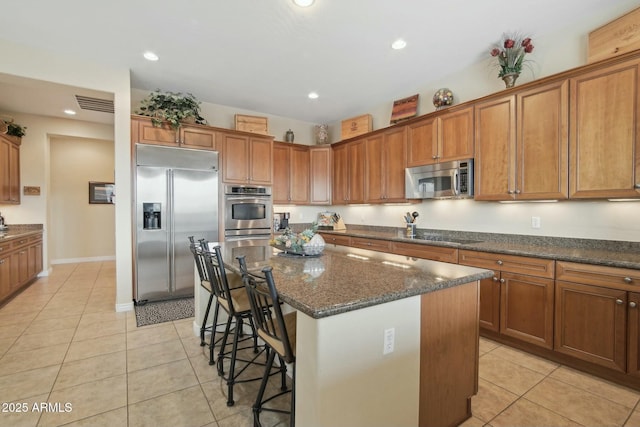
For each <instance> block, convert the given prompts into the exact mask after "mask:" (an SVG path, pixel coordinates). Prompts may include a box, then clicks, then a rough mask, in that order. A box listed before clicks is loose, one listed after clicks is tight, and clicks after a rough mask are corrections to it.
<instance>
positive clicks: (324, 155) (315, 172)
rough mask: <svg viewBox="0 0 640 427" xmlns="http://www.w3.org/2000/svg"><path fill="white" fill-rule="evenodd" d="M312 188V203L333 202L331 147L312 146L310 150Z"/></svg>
mask: <svg viewBox="0 0 640 427" xmlns="http://www.w3.org/2000/svg"><path fill="white" fill-rule="evenodd" d="M309 173H310V180H311V182H310V190H309V193H310V195H309V203H311V204H312V205H330V204H331V147H330V146H326V147H311V148H310V150H309Z"/></svg>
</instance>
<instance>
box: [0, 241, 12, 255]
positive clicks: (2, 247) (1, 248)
mask: <svg viewBox="0 0 640 427" xmlns="http://www.w3.org/2000/svg"><path fill="white" fill-rule="evenodd" d="M10 249H11V242H2V243H0V255H2V254H3V253H5V254H6V253H7V252H9V250H10Z"/></svg>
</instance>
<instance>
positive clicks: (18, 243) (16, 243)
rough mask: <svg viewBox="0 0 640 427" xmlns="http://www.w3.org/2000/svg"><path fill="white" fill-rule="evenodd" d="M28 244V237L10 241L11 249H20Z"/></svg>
mask: <svg viewBox="0 0 640 427" xmlns="http://www.w3.org/2000/svg"><path fill="white" fill-rule="evenodd" d="M28 244H29V237H22V238H20V239H16V240H13V241H11V249H17V248H21V247H23V246H26V245H28Z"/></svg>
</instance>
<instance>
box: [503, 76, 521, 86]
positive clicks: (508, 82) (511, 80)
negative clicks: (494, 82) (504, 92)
mask: <svg viewBox="0 0 640 427" xmlns="http://www.w3.org/2000/svg"><path fill="white" fill-rule="evenodd" d="M519 75H520V73H508V74H505V75H504V76H502V80H503V81H504V84H505V86H506V87H507V89H509V88H510V87H513V86H514V85H515V84H516V79H517V78H518V76H519Z"/></svg>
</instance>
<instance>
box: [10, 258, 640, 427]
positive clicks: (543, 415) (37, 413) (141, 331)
mask: <svg viewBox="0 0 640 427" xmlns="http://www.w3.org/2000/svg"><path fill="white" fill-rule="evenodd" d="M114 305H115V266H114V263H112V262H96V263H83V264H64V265H56V266H55V267H54V269H53V272H52V274H51V275H50V276H49V277H45V278H40V279H38V280H37V281H36V282H35V283H34V284H33V285H31V286H30V287H29V288H27V289H26V290H25V291H24V292H22V293H21V294H20V295H18V296H17V297H16V298H14V299H13V300H12V301H10V302H9V303H8V304H6V305H5V306H4V307H2V308H0V404H1V405H2V407H0V426H58V425H69V426H92V427H93V426H109V427H112V426H131V427H134V426H176V427H181V426H210V427H214V426H215V427H235V426H238V427H240V426H242V427H245V426H246V427H249V426H251V425H252V414H251V404H252V403H253V397H254V396H255V393H256V390H257V387H258V382H257V381H256V382H251V383H244V384H239V385H237V386H236V388H235V400H236V404H235V405H234V406H233V407H227V406H226V400H227V399H226V386H225V384H224V382H223V381H222V380H221V379H220V378H219V377H218V375H217V373H216V371H215V368H214V367H212V366H209V364H208V352H207V348H206V347H200V345H199V339H198V338H197V337H195V336H194V335H193V326H192V325H193V318H190V319H183V320H179V321H174V322H169V323H163V324H158V325H151V326H145V327H142V328H138V327H137V326H136V321H135V315H134V313H133V312H128V313H115V312H114ZM480 354H481V355H480V383H479V393H478V395H477V396H475V397H474V398H473V400H472V408H473V414H474V416H473V418H471V419H469V420H468V421H467V422H465V423H464V424H463V426H465V427H475V426H493V427H501V426H639V427H640V408H638V402H639V400H640V393H639V392H636V391H633V390H630V389H627V388H624V387H620V386H617V385H615V384H612V383H609V382H606V381H603V380H600V379H597V378H595V377H592V376H589V375H586V374H583V373H581V372H578V371H574V370H572V369H569V368H566V367H564V366H560V365H557V364H555V363H551V362H549V361H546V360H544V359H540V358H537V357H534V356H531V355H528V354H526V353H523V352H520V351H517V350H514V349H511V348H509V347H506V346H502V345H499V344H497V343H494V342H492V341H489V340H485V339H481V342H480ZM260 374H261V371H260V369H259V368H257V367H256V368H255V369H253V371H252V372H248V375H251V376H253V375H255V376H259V375H260ZM47 403H48V404H49V405H48V406H47V405H45V404H47ZM65 405H67V406H65ZM281 405H284V407H286V405H287V403H286V402H282V403H281ZM38 409H39V410H38ZM263 418H264V421H265V426H285V425H286V424H287V420H288V418H287V417H286V416H277V415H274V414H271V413H266V414H265V416H264V417H263Z"/></svg>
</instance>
